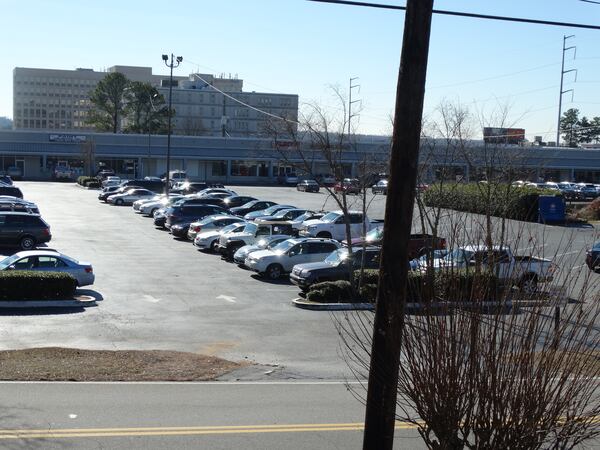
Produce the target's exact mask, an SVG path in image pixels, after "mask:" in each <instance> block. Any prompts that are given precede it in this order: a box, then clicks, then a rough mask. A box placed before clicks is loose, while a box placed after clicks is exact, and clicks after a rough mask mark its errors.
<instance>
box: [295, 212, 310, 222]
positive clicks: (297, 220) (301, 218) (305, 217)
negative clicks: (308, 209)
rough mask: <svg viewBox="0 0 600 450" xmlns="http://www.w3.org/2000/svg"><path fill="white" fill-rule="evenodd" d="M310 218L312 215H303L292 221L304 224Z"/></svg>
mask: <svg viewBox="0 0 600 450" xmlns="http://www.w3.org/2000/svg"><path fill="white" fill-rule="evenodd" d="M311 217H312V213H304V214H302V215H301V216H298V217H296V218H295V219H294V222H304V221H305V220H308V219H310V218H311Z"/></svg>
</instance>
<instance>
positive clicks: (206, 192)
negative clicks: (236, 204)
mask: <svg viewBox="0 0 600 450" xmlns="http://www.w3.org/2000/svg"><path fill="white" fill-rule="evenodd" d="M214 194H226V195H225V197H230V196H232V195H237V193H236V192H235V191H232V190H231V189H226V188H224V187H218V188H215V187H209V188H206V189H203V190H201V191H198V195H200V196H204V195H214ZM225 197H223V198H225Z"/></svg>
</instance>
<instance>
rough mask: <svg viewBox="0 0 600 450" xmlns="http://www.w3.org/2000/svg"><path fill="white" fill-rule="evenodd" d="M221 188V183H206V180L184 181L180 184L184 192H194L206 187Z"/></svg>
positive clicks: (203, 189) (204, 189) (206, 188)
mask: <svg viewBox="0 0 600 450" xmlns="http://www.w3.org/2000/svg"><path fill="white" fill-rule="evenodd" d="M211 188H213V189H217V188H218V189H223V185H222V184H221V183H207V182H206V181H186V182H185V183H183V184H182V185H181V189H182V191H183V193H184V194H195V193H197V192H201V191H206V190H208V189H211Z"/></svg>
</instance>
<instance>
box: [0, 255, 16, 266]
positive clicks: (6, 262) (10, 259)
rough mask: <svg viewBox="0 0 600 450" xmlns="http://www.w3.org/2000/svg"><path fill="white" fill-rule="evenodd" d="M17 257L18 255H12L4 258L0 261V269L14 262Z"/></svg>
mask: <svg viewBox="0 0 600 450" xmlns="http://www.w3.org/2000/svg"><path fill="white" fill-rule="evenodd" d="M19 258H20V256H18V255H12V256H9V257H8V258H4V259H3V260H2V261H0V269H6V268H7V267H8V266H10V265H11V264H13V263H14V262H16V261H17V260H18V259H19Z"/></svg>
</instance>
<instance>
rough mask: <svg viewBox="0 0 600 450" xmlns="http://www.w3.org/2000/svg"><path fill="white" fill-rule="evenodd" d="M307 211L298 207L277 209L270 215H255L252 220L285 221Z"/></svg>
mask: <svg viewBox="0 0 600 450" xmlns="http://www.w3.org/2000/svg"><path fill="white" fill-rule="evenodd" d="M307 212H308V210H306V209H299V208H293V209H280V210H279V211H277V212H276V213H274V214H271V215H270V216H268V215H265V216H258V217H256V218H255V219H254V220H255V222H257V223H258V222H271V223H273V222H287V221H292V220H294V219H296V218H297V217H300V216H301V215H302V214H306V213H307Z"/></svg>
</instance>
